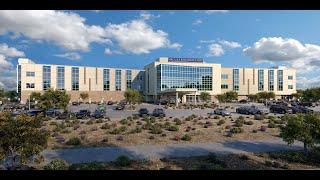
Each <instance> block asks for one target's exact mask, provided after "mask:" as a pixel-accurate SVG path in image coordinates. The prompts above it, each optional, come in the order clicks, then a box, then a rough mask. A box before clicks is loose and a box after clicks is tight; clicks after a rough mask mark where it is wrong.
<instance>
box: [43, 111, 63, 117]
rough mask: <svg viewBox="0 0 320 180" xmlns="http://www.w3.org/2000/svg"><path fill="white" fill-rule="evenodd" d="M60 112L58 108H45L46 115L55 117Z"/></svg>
mask: <svg viewBox="0 0 320 180" xmlns="http://www.w3.org/2000/svg"><path fill="white" fill-rule="evenodd" d="M60 113H61V112H60V111H59V109H48V110H46V112H45V114H46V116H48V117H52V118H53V117H56V116H58V115H59V114H60Z"/></svg>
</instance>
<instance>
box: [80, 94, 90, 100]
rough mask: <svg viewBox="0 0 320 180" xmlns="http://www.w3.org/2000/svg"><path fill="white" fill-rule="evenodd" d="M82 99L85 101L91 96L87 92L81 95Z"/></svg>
mask: <svg viewBox="0 0 320 180" xmlns="http://www.w3.org/2000/svg"><path fill="white" fill-rule="evenodd" d="M80 98H81V99H82V100H83V101H84V100H86V99H88V98H89V94H88V93H86V92H82V93H80Z"/></svg>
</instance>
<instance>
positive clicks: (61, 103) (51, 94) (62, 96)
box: [38, 89, 70, 110]
mask: <svg viewBox="0 0 320 180" xmlns="http://www.w3.org/2000/svg"><path fill="white" fill-rule="evenodd" d="M69 101H70V95H68V94H67V93H66V91H65V90H53V89H48V90H46V91H45V92H44V93H43V94H42V95H41V98H40V100H39V103H38V104H39V105H38V106H39V107H40V108H42V109H50V108H61V109H64V110H66V109H67V107H68V104H69Z"/></svg>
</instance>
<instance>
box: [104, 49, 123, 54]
mask: <svg viewBox="0 0 320 180" xmlns="http://www.w3.org/2000/svg"><path fill="white" fill-rule="evenodd" d="M104 54H106V55H113V54H122V52H121V51H117V50H111V49H109V48H105V49H104Z"/></svg>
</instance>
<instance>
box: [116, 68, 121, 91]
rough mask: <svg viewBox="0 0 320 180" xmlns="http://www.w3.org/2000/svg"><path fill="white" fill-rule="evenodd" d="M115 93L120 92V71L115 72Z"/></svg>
mask: <svg viewBox="0 0 320 180" xmlns="http://www.w3.org/2000/svg"><path fill="white" fill-rule="evenodd" d="M116 91H121V70H116Z"/></svg>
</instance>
